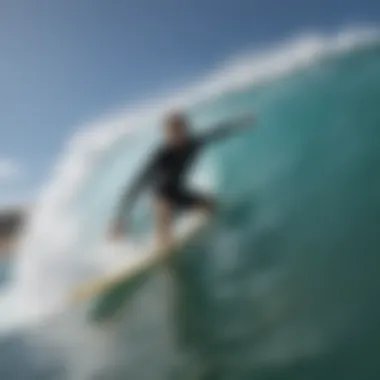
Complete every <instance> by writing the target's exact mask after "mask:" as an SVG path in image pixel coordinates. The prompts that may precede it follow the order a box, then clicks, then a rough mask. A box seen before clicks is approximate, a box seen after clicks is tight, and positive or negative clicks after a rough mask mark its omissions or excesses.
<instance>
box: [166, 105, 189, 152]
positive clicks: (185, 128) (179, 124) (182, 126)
mask: <svg viewBox="0 0 380 380" xmlns="http://www.w3.org/2000/svg"><path fill="white" fill-rule="evenodd" d="M164 129H165V139H166V142H167V143H168V144H170V145H174V146H181V145H184V144H186V143H187V141H188V140H189V134H190V133H189V121H188V119H187V117H186V115H185V114H184V113H182V112H173V113H171V114H169V115H168V116H167V118H166V120H165V126H164Z"/></svg>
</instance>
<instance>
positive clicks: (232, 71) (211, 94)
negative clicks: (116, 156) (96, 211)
mask: <svg viewBox="0 0 380 380" xmlns="http://www.w3.org/2000/svg"><path fill="white" fill-rule="evenodd" d="M378 39H379V32H378V31H377V30H376V29H371V28H354V29H352V28H351V29H346V30H344V31H342V32H340V33H337V34H335V35H333V36H326V35H321V34H318V33H315V34H312V33H309V34H307V35H303V36H301V37H297V38H294V39H289V40H287V41H284V42H282V43H280V44H278V45H276V46H274V47H271V48H269V49H265V50H262V51H260V52H254V53H253V54H251V53H245V54H240V55H237V56H234V57H233V58H231V59H228V60H226V61H225V63H224V64H222V65H221V66H220V67H217V68H216V69H215V70H214V71H212V72H211V73H209V74H208V75H205V76H204V77H203V78H200V79H198V80H196V81H195V82H194V84H193V85H191V86H189V87H188V88H185V89H184V90H181V91H175V92H172V93H170V94H169V95H167V96H163V97H160V100H157V98H156V99H152V101H150V102H147V103H145V104H141V105H138V106H131V107H129V108H127V109H126V110H125V111H122V112H117V113H116V114H112V115H107V116H106V117H104V118H103V119H100V120H98V121H96V122H94V123H89V124H87V125H84V126H82V127H81V128H80V129H79V132H77V133H76V134H75V135H74V136H73V138H72V139H71V140H70V141H69V143H68V144H67V146H66V149H65V151H64V152H63V155H62V159H60V160H59V163H58V164H57V165H56V167H55V169H54V172H53V174H52V176H51V179H50V180H49V183H48V184H47V185H46V186H45V187H44V188H43V189H42V191H41V194H40V197H39V199H38V200H37V202H36V204H35V212H34V213H33V215H32V216H31V218H30V221H29V223H28V225H27V227H26V229H25V232H24V236H23V239H22V241H21V242H20V246H19V250H18V256H17V263H16V270H15V277H14V281H13V283H12V284H11V289H10V292H12V293H11V294H12V297H11V299H13V300H14V303H15V307H14V308H13V315H11V316H10V315H9V314H8V318H7V319H8V320H9V319H10V318H13V317H15V313H22V314H23V319H25V318H27V315H28V314H29V313H30V314H31V315H34V316H35V315H39V314H40V313H43V312H44V311H47V310H52V309H55V308H57V307H60V306H62V303H63V301H64V295H65V294H67V291H68V289H69V288H70V286H71V285H72V284H73V282H75V281H77V280H78V278H80V276H81V274H82V272H83V270H85V268H86V265H87V264H88V261H89V260H91V253H90V252H87V253H86V252H85V250H84V248H83V238H82V236H83V234H84V233H89V232H91V231H89V230H88V229H87V230H86V229H84V228H83V224H84V223H83V220H82V219H81V218H83V213H81V212H78V210H77V208H76V207H75V205H74V201H77V199H78V194H79V193H80V192H82V191H83V189H84V187H85V186H86V184H87V183H88V181H89V179H91V178H93V176H94V173H95V172H96V171H97V170H98V169H99V162H102V159H104V157H105V156H107V155H109V153H110V152H112V150H113V149H114V148H115V146H116V145H117V144H118V143H120V141H121V139H124V138H128V136H129V135H131V136H136V134H137V133H138V132H139V130H140V129H144V130H148V129H149V128H150V127H151V126H153V125H157V119H158V118H160V117H161V116H162V115H163V113H164V112H166V111H167V110H168V109H171V108H178V107H189V106H192V105H194V104H197V103H201V102H202V101H204V100H208V99H212V98H215V97H217V96H220V95H222V94H225V93H228V92H231V91H238V90H241V89H243V88H245V87H249V86H252V85H255V84H257V83H260V82H262V81H269V80H274V79H276V78H278V77H279V76H282V75H286V74H288V73H291V72H292V71H294V70H297V69H299V68H302V67H306V66H308V65H310V64H313V63H315V62H316V61H317V60H318V59H323V57H325V56H326V55H334V54H340V53H343V52H347V51H350V50H353V49H356V48H358V47H361V46H363V45H366V44H372V43H374V42H376V41H378ZM129 160H131V161H133V160H132V158H131V157H128V160H127V161H128V162H130V161H129ZM135 161H138V160H136V159H135ZM122 165H125V163H122ZM136 165H137V162H135V163H134V165H131V166H136ZM120 167H121V166H120ZM113 170H114V172H115V173H116V171H117V169H116V168H114V169H113ZM119 170H120V169H119ZM109 172H112V170H109ZM116 174H117V175H116ZM116 174H115V176H114V177H110V178H116V177H119V178H120V177H121V176H120V175H119V174H118V173H116ZM123 174H124V173H123ZM106 181H107V180H106V179H105V180H104V182H106ZM121 181H123V179H121ZM120 185H121V183H118V184H116V183H115V184H112V183H111V184H110V185H109V186H114V187H118V186H120ZM116 195H117V191H114V193H108V194H107V197H113V198H115V197H116ZM105 197H106V196H105ZM114 203H115V199H113V200H112V201H111V202H108V204H107V206H106V209H107V211H106V212H104V214H102V215H99V216H98V217H99V218H103V219H107V218H108V217H109V216H110V215H111V213H112V207H113V205H114ZM105 222H106V221H105V220H103V224H104V223H105ZM90 235H91V234H90ZM92 235H96V233H95V232H94V231H92ZM7 310H8V311H9V313H12V312H11V311H10V308H9V304H8V305H7ZM1 313H3V311H1ZM9 317H10V318H9Z"/></svg>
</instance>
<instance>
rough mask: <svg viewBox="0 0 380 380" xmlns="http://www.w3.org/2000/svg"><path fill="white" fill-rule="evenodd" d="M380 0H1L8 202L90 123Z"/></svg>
mask: <svg viewBox="0 0 380 380" xmlns="http://www.w3.org/2000/svg"><path fill="white" fill-rule="evenodd" d="M379 18H380V2H379V1H378V0H361V1H360V0H341V1H338V0H319V1H311V0H124V1H122V0H102V1H100V0H62V1H50V0H0V52H1V59H0V102H1V103H0V104H1V105H0V110H1V112H0V130H1V139H0V152H1V153H0V202H4V201H5V202H6V201H7V200H8V199H12V198H15V199H17V198H23V197H26V198H28V197H31V196H32V194H33V193H34V191H35V189H37V188H38V187H39V185H40V184H41V182H42V181H43V180H44V179H45V178H46V176H47V175H48V169H49V167H51V165H52V164H53V163H54V161H55V159H56V155H57V154H58V153H59V151H60V150H61V148H62V145H63V143H64V142H65V141H66V140H67V138H69V136H70V135H71V134H72V133H73V132H74V131H75V128H76V127H77V126H78V125H80V124H81V123H83V122H85V121H87V120H91V119H96V117H97V116H100V115H103V114H104V113H106V112H107V111H109V110H110V109H112V108H115V107H117V106H121V105H124V104H128V103H130V102H138V101H143V100H144V99H145V98H147V97H148V98H150V97H151V95H152V94H157V93H159V92H160V91H164V90H167V89H172V88H176V87H182V86H183V85H185V84H186V83H189V82H190V81H191V79H192V78H195V77H197V76H198V75H200V74H202V73H203V72H207V71H209V70H210V69H212V68H213V67H214V66H215V65H217V64H218V62H220V61H222V60H224V59H225V58H226V57H229V56H232V55H234V54H235V53H239V52H241V51H247V50H253V49H254V48H255V47H257V46H262V45H265V44H267V43H270V42H272V41H276V40H278V39H283V38H286V37H287V36H291V35H294V34H297V33H299V32H302V31H304V30H310V29H313V30H321V31H333V30H335V29H339V28H341V27H344V26H348V25H355V24H358V23H359V24H361V23H365V24H368V23H370V24H374V23H377V21H378V20H379Z"/></svg>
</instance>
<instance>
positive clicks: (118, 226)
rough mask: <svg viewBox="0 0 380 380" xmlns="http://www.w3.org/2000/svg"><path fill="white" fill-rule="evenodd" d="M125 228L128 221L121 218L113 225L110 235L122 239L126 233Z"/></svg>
mask: <svg viewBox="0 0 380 380" xmlns="http://www.w3.org/2000/svg"><path fill="white" fill-rule="evenodd" d="M125 230H126V223H125V222H122V221H120V220H116V221H114V222H113V223H112V225H111V228H110V231H109V236H110V238H111V239H117V240H118V239H121V238H122V237H123V236H124V234H125Z"/></svg>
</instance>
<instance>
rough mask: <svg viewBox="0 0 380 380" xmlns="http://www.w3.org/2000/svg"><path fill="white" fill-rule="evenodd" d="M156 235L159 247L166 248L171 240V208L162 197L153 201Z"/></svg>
mask: <svg viewBox="0 0 380 380" xmlns="http://www.w3.org/2000/svg"><path fill="white" fill-rule="evenodd" d="M155 217H156V233H157V242H158V244H159V246H161V247H166V246H168V245H169V244H170V242H171V240H172V220H173V206H172V205H171V203H170V202H169V201H168V200H166V199H165V198H162V197H157V198H156V199H155Z"/></svg>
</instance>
